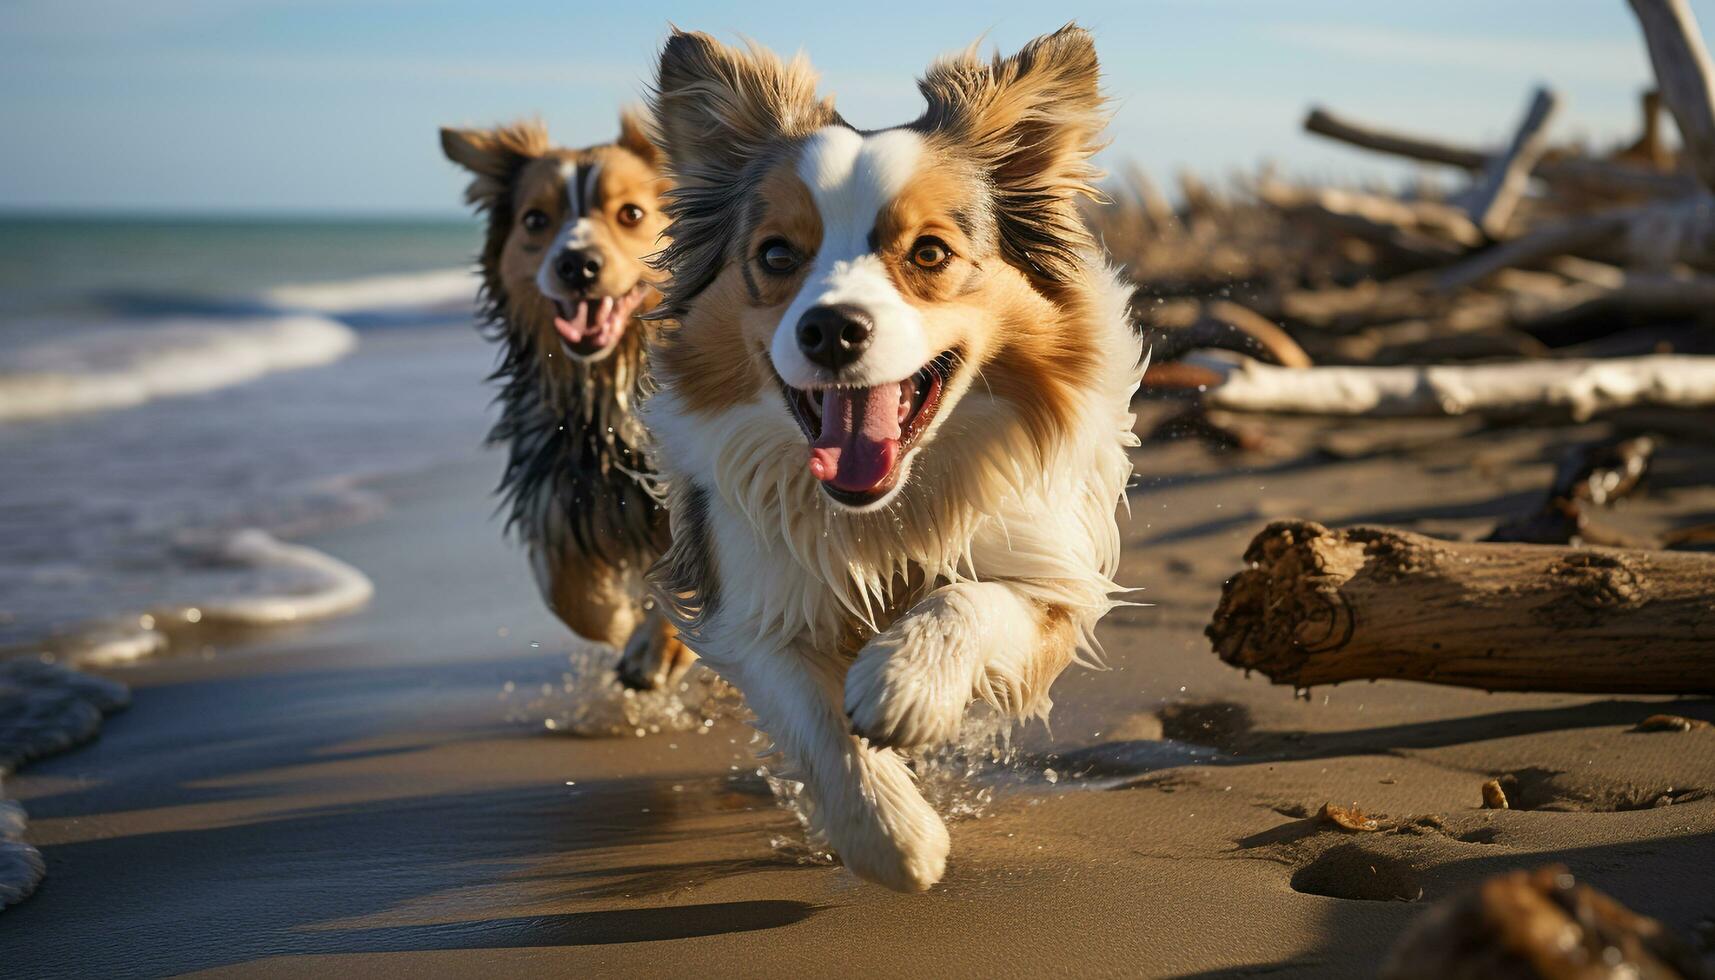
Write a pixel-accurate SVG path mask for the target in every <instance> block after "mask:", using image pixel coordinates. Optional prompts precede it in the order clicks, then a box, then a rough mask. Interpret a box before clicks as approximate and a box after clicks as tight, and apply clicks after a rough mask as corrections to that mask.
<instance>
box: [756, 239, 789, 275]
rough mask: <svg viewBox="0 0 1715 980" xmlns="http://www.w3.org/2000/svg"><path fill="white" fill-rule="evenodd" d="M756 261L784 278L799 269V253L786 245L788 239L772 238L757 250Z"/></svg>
mask: <svg viewBox="0 0 1715 980" xmlns="http://www.w3.org/2000/svg"><path fill="white" fill-rule="evenodd" d="M756 261H758V262H760V263H762V267H763V268H764V269H767V270H768V271H769V272H772V273H774V274H776V275H782V276H783V275H785V274H786V273H788V272H791V271H792V270H793V269H796V268H798V253H797V252H795V251H793V249H792V246H791V245H789V244H787V243H786V239H784V238H770V239H769V240H768V241H766V242H763V243H762V248H760V249H758V250H757V253H756Z"/></svg>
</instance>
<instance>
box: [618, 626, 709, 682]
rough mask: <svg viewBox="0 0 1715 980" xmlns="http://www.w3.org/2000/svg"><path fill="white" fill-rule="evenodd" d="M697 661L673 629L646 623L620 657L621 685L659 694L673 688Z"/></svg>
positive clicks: (635, 632)
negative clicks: (664, 689) (659, 691)
mask: <svg viewBox="0 0 1715 980" xmlns="http://www.w3.org/2000/svg"><path fill="white" fill-rule="evenodd" d="M696 659H697V657H696V654H693V653H692V652H691V651H690V648H688V647H686V646H685V644H684V643H682V642H680V640H679V637H678V635H677V633H676V632H674V630H673V629H672V627H670V626H668V625H666V624H665V623H655V622H645V623H644V624H643V625H642V626H640V627H638V628H637V629H636V630H635V631H634V632H633V633H632V634H631V638H630V639H629V640H627V641H626V642H625V650H624V652H622V653H621V654H620V657H619V666H618V667H617V668H615V669H616V672H617V673H618V674H619V682H620V683H621V684H624V685H625V686H626V687H629V688H631V689H632V690H634V691H658V690H662V689H663V688H667V687H670V686H672V684H673V683H674V682H675V681H677V680H678V679H679V678H680V677H681V676H683V675H684V673H685V671H686V670H687V669H688V668H689V667H690V666H691V664H692V663H693V662H695V661H696Z"/></svg>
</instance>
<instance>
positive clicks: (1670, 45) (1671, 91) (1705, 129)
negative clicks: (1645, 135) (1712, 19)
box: [1630, 0, 1715, 190]
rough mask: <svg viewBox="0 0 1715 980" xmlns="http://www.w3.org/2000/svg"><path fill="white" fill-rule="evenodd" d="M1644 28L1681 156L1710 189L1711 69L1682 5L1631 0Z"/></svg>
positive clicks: (1714, 164) (1713, 181) (1713, 134)
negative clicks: (1681, 147) (1676, 130)
mask: <svg viewBox="0 0 1715 980" xmlns="http://www.w3.org/2000/svg"><path fill="white" fill-rule="evenodd" d="M1630 2H1631V5H1632V12H1633V13H1634V14H1636V15H1637V18H1638V24H1639V25H1640V26H1641V27H1642V28H1643V32H1644V41H1645V43H1646V44H1647V45H1648V46H1649V56H1650V64H1651V65H1652V66H1654V68H1655V78H1656V86H1657V87H1658V88H1659V89H1660V90H1661V98H1662V101H1663V102H1665V103H1667V109H1668V111H1669V112H1671V113H1673V120H1674V122H1675V123H1677V124H1678V126H1679V135H1680V138H1681V139H1682V140H1684V142H1685V155H1686V156H1687V157H1688V158H1690V162H1691V167H1692V169H1693V170H1694V171H1696V173H1697V176H1698V178H1699V179H1700V180H1702V181H1703V186H1704V188H1705V189H1709V190H1715V65H1711V63H1710V61H1709V49H1708V47H1706V46H1705V45H1704V43H1703V35H1702V34H1701V33H1699V31H1698V28H1697V18H1696V17H1694V16H1692V13H1691V5H1690V4H1689V3H1687V2H1686V0H1630Z"/></svg>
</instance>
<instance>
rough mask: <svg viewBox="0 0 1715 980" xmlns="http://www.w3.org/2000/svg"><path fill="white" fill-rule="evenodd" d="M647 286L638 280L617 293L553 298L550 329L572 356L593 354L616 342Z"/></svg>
mask: <svg viewBox="0 0 1715 980" xmlns="http://www.w3.org/2000/svg"><path fill="white" fill-rule="evenodd" d="M647 289H648V287H646V286H645V285H644V284H643V283H638V284H637V285H635V286H633V287H631V289H630V291H629V292H626V293H625V294H624V295H621V296H598V297H593V298H590V299H581V300H562V299H555V300H554V329H555V330H556V331H558V332H559V334H560V340H562V341H563V342H564V343H565V345H566V350H567V351H568V352H569V353H571V354H572V355H573V356H576V357H594V356H595V355H597V354H601V353H603V352H605V351H607V350H608V349H609V348H611V347H612V346H613V345H614V344H616V343H618V342H619V338H620V337H621V336H623V335H624V334H625V325H626V324H627V323H629V322H630V321H631V315H632V314H633V313H636V312H637V307H638V306H640V305H642V303H643V296H644V294H645V292H646V291H647Z"/></svg>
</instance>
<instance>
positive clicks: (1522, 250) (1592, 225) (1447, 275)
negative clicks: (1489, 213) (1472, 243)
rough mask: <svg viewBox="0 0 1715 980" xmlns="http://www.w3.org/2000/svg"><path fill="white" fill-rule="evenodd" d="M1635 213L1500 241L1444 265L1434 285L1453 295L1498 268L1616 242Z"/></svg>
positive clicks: (1566, 223) (1576, 221)
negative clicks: (1614, 240) (1611, 241)
mask: <svg viewBox="0 0 1715 980" xmlns="http://www.w3.org/2000/svg"><path fill="white" fill-rule="evenodd" d="M1638 214H1639V212H1638V211H1637V210H1636V209H1632V208H1624V209H1616V210H1613V211H1605V212H1603V213H1601V214H1596V215H1591V216H1589V217H1580V218H1568V219H1565V220H1562V221H1557V222H1554V223H1553V224H1548V225H1544V226H1543V227H1541V228H1538V229H1536V230H1535V231H1533V232H1531V233H1530V234H1528V235H1524V236H1522V237H1520V238H1515V239H1513V240H1512V241H1508V242H1502V243H1501V244H1499V245H1496V246H1494V247H1493V248H1490V249H1486V250H1484V251H1482V252H1478V253H1477V254H1475V255H1473V256H1471V257H1470V258H1467V259H1463V260H1461V261H1459V262H1456V263H1454V264H1453V265H1450V266H1447V267H1446V268H1445V269H1442V270H1441V271H1440V273H1439V274H1438V275H1437V276H1436V280H1435V286H1436V288H1437V289H1440V290H1441V291H1443V292H1453V291H1455V290H1459V289H1464V288H1466V287H1468V286H1474V285H1476V284H1477V283H1479V282H1481V281H1482V280H1484V279H1486V278H1488V277H1489V276H1492V275H1494V274H1495V273H1497V272H1499V271H1501V270H1502V269H1510V268H1512V267H1514V266H1520V265H1528V264H1529V263H1532V262H1540V261H1542V260H1544V259H1548V258H1553V257H1554V256H1557V255H1565V254H1566V253H1568V252H1575V251H1578V250H1580V249H1585V248H1590V247H1593V246H1596V245H1600V244H1602V243H1603V242H1607V241H1610V240H1613V239H1618V238H1619V237H1620V235H1621V234H1622V233H1624V232H1625V231H1626V229H1627V228H1628V227H1630V225H1631V223H1632V222H1633V221H1634V220H1635V219H1636V218H1637V217H1638Z"/></svg>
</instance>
